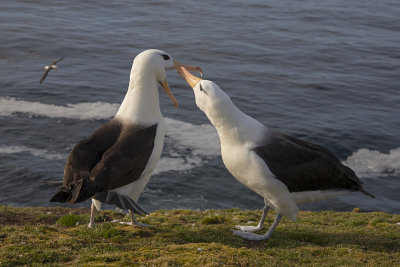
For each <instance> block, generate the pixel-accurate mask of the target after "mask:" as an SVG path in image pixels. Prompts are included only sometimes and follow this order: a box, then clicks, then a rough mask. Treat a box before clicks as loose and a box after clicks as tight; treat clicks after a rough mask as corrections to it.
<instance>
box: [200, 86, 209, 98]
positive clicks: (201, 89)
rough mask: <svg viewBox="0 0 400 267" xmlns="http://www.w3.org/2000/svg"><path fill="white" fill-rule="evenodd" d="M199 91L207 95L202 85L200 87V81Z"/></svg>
mask: <svg viewBox="0 0 400 267" xmlns="http://www.w3.org/2000/svg"><path fill="white" fill-rule="evenodd" d="M200 91H202V92H203V93H205V94H206V95H208V94H207V92H206V90H204V89H203V87H201V83H200Z"/></svg>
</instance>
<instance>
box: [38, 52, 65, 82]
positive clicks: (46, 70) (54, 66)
mask: <svg viewBox="0 0 400 267" xmlns="http://www.w3.org/2000/svg"><path fill="white" fill-rule="evenodd" d="M63 59H64V57H62V58H60V59H57V60H56V61H54V62H53V63H51V64H50V65H47V66H44V73H43V75H42V78H41V79H40V83H42V82H43V81H44V79H46V77H47V74H49V72H50V70H52V69H56V68H57V63H58V62H60V61H61V60H63Z"/></svg>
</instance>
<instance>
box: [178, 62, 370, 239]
mask: <svg viewBox="0 0 400 267" xmlns="http://www.w3.org/2000/svg"><path fill="white" fill-rule="evenodd" d="M178 72H179V73H180V74H181V76H182V77H183V78H184V79H185V80H186V81H187V82H188V83H189V85H190V86H191V87H192V88H193V91H194V95H195V99H196V104H197V106H198V107H199V108H200V110H202V111H203V112H204V113H205V114H206V115H207V117H208V119H209V120H210V121H211V123H212V124H213V125H214V127H215V128H216V129H217V132H218V135H219V138H220V141H221V155H222V160H223V162H224V164H225V166H226V168H227V169H228V171H229V172H230V173H231V174H232V175H233V176H234V177H235V178H236V179H237V180H238V181H239V182H241V183H243V184H244V185H246V186H247V187H249V188H250V189H252V190H253V191H255V192H256V193H257V194H259V195H260V196H262V197H263V198H264V203H265V207H264V210H263V215H262V217H261V220H260V222H259V223H258V225H257V226H236V228H237V229H239V230H234V234H235V235H237V236H240V237H242V238H245V239H247V240H264V239H268V238H269V237H270V235H271V234H272V232H273V231H274V229H275V227H276V226H277V225H278V223H279V222H280V220H281V218H282V215H285V216H286V217H288V218H289V219H291V220H294V221H295V220H296V215H297V212H298V210H299V209H298V207H297V204H299V203H305V202H312V201H317V200H321V199H324V198H328V197H334V196H338V195H343V194H346V193H349V192H351V191H360V192H362V193H364V194H365V195H367V196H369V197H374V196H373V195H372V194H370V193H368V192H367V191H365V190H364V189H363V187H362V185H361V181H360V179H358V177H357V175H356V174H355V173H354V171H353V170H351V169H350V168H349V167H347V166H344V165H343V164H342V163H341V162H340V160H339V159H337V158H336V157H335V156H334V155H333V154H332V153H331V152H329V151H328V150H327V149H325V148H323V147H322V146H319V145H315V144H312V143H308V142H305V141H302V140H300V139H297V138H294V137H291V136H288V135H285V134H282V133H278V132H275V131H273V130H271V129H269V128H267V127H266V126H264V125H263V124H261V123H260V122H258V121H257V120H255V119H254V118H252V117H250V116H248V115H246V114H244V113H243V112H242V111H240V110H239V109H238V108H237V107H236V106H235V105H234V104H233V103H232V101H231V99H230V97H229V96H228V95H227V94H226V93H225V92H224V91H223V90H221V88H219V87H218V85H216V84H215V83H213V82H211V81H207V80H201V79H200V78H197V77H196V76H193V75H192V74H191V73H190V72H189V71H188V70H186V69H185V68H184V67H180V68H178ZM270 207H273V208H275V209H276V211H277V215H276V218H275V221H274V223H273V224H272V226H271V227H270V229H269V230H268V232H267V233H266V234H264V235H258V234H254V233H252V232H254V231H258V230H261V228H262V226H263V223H264V219H265V217H266V215H267V213H268V211H269V209H270Z"/></svg>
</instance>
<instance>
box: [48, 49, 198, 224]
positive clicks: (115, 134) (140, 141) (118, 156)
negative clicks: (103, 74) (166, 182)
mask: <svg viewBox="0 0 400 267" xmlns="http://www.w3.org/2000/svg"><path fill="white" fill-rule="evenodd" d="M178 66H181V64H180V63H178V62H177V61H175V60H174V59H173V58H172V57H171V56H170V55H168V54H167V53H165V52H164V51H161V50H156V49H150V50H146V51H143V52H141V53H140V54H138V55H137V56H136V57H135V59H134V61H133V65H132V70H131V74H130V81H129V87H128V92H127V93H126V95H125V98H124V100H123V102H122V104H121V106H120V108H119V110H118V112H117V114H116V115H115V117H114V119H112V120H111V121H109V122H107V123H106V124H104V125H103V126H101V127H100V128H99V129H97V130H96V131H94V132H93V133H92V134H91V135H90V136H89V137H88V138H86V139H85V140H83V141H81V142H80V143H78V144H77V145H75V147H74V148H73V149H72V152H71V154H70V155H69V157H68V159H67V161H66V164H65V169H64V179H63V187H62V188H61V190H60V191H59V192H58V193H56V194H55V195H54V196H53V197H52V199H51V200H50V201H52V202H68V203H77V202H82V201H85V200H87V199H89V198H92V205H91V216H90V222H89V225H88V226H89V227H93V226H94V214H95V211H96V210H100V208H101V203H108V204H114V205H116V206H117V207H119V208H121V209H125V210H128V211H129V213H130V214H131V219H132V225H134V224H135V225H141V226H146V225H145V224H142V223H139V222H137V221H136V219H135V213H139V214H144V213H146V211H145V210H144V209H142V208H141V207H140V206H139V205H138V204H137V203H136V202H137V200H138V198H139V196H140V193H141V192H142V191H143V189H144V187H145V186H146V184H147V182H148V181H149V179H150V176H151V173H152V172H153V170H154V168H155V166H156V164H157V162H158V160H159V158H160V155H161V152H162V149H163V144H164V135H165V122H164V118H163V116H162V114H161V111H160V105H159V94H158V84H161V86H162V88H163V89H164V90H165V92H166V93H167V95H168V96H169V97H170V99H171V100H172V102H173V104H174V106H175V107H177V106H178V102H177V101H176V99H175V97H174V96H173V94H172V93H171V91H170V89H169V86H168V82H167V76H166V72H165V70H166V69H174V68H177V67H178ZM185 67H186V68H188V69H190V70H199V71H201V69H200V68H199V67H193V66H185Z"/></svg>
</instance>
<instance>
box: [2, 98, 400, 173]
mask: <svg viewBox="0 0 400 267" xmlns="http://www.w3.org/2000/svg"><path fill="white" fill-rule="evenodd" d="M118 107H119V104H115V103H114V104H113V103H105V102H88V103H78V104H66V105H65V106H57V105H51V104H43V103H40V102H29V101H21V100H16V99H14V98H7V97H2V98H0V116H12V115H14V114H18V113H25V114H29V115H31V116H43V117H49V118H67V119H79V120H88V119H94V120H96V119H109V118H112V117H113V116H114V114H115V113H116V112H117V110H118ZM165 121H166V124H167V137H166V140H167V142H168V141H172V142H173V144H174V145H173V146H174V149H177V151H176V152H174V154H170V155H169V157H164V158H162V159H161V160H160V162H159V163H158V165H157V167H156V170H155V173H162V172H166V171H171V170H176V171H188V170H190V169H192V168H194V167H196V166H201V165H202V164H204V163H205V162H207V160H208V159H210V158H213V157H216V156H219V155H220V142H219V138H218V135H217V132H216V131H215V129H214V127H212V126H211V125H210V124H204V125H195V124H191V123H188V122H183V121H179V120H175V119H171V118H165ZM186 149H190V150H191V153H189V154H187V153H185V150H186ZM22 152H27V153H30V154H32V155H34V156H37V157H42V158H46V159H65V158H66V156H67V155H62V154H59V153H53V152H50V151H47V150H44V149H36V148H29V147H26V146H3V147H0V154H7V153H8V154H9V153H22ZM181 152H182V153H181ZM344 163H345V164H346V165H348V166H350V167H351V168H352V169H354V171H355V172H356V173H357V174H358V175H359V176H360V177H377V176H387V175H400V148H396V149H392V150H390V151H389V153H388V154H385V153H380V152H378V151H376V150H369V149H360V150H358V151H356V152H354V153H353V155H351V156H350V157H349V158H347V159H346V161H344Z"/></svg>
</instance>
